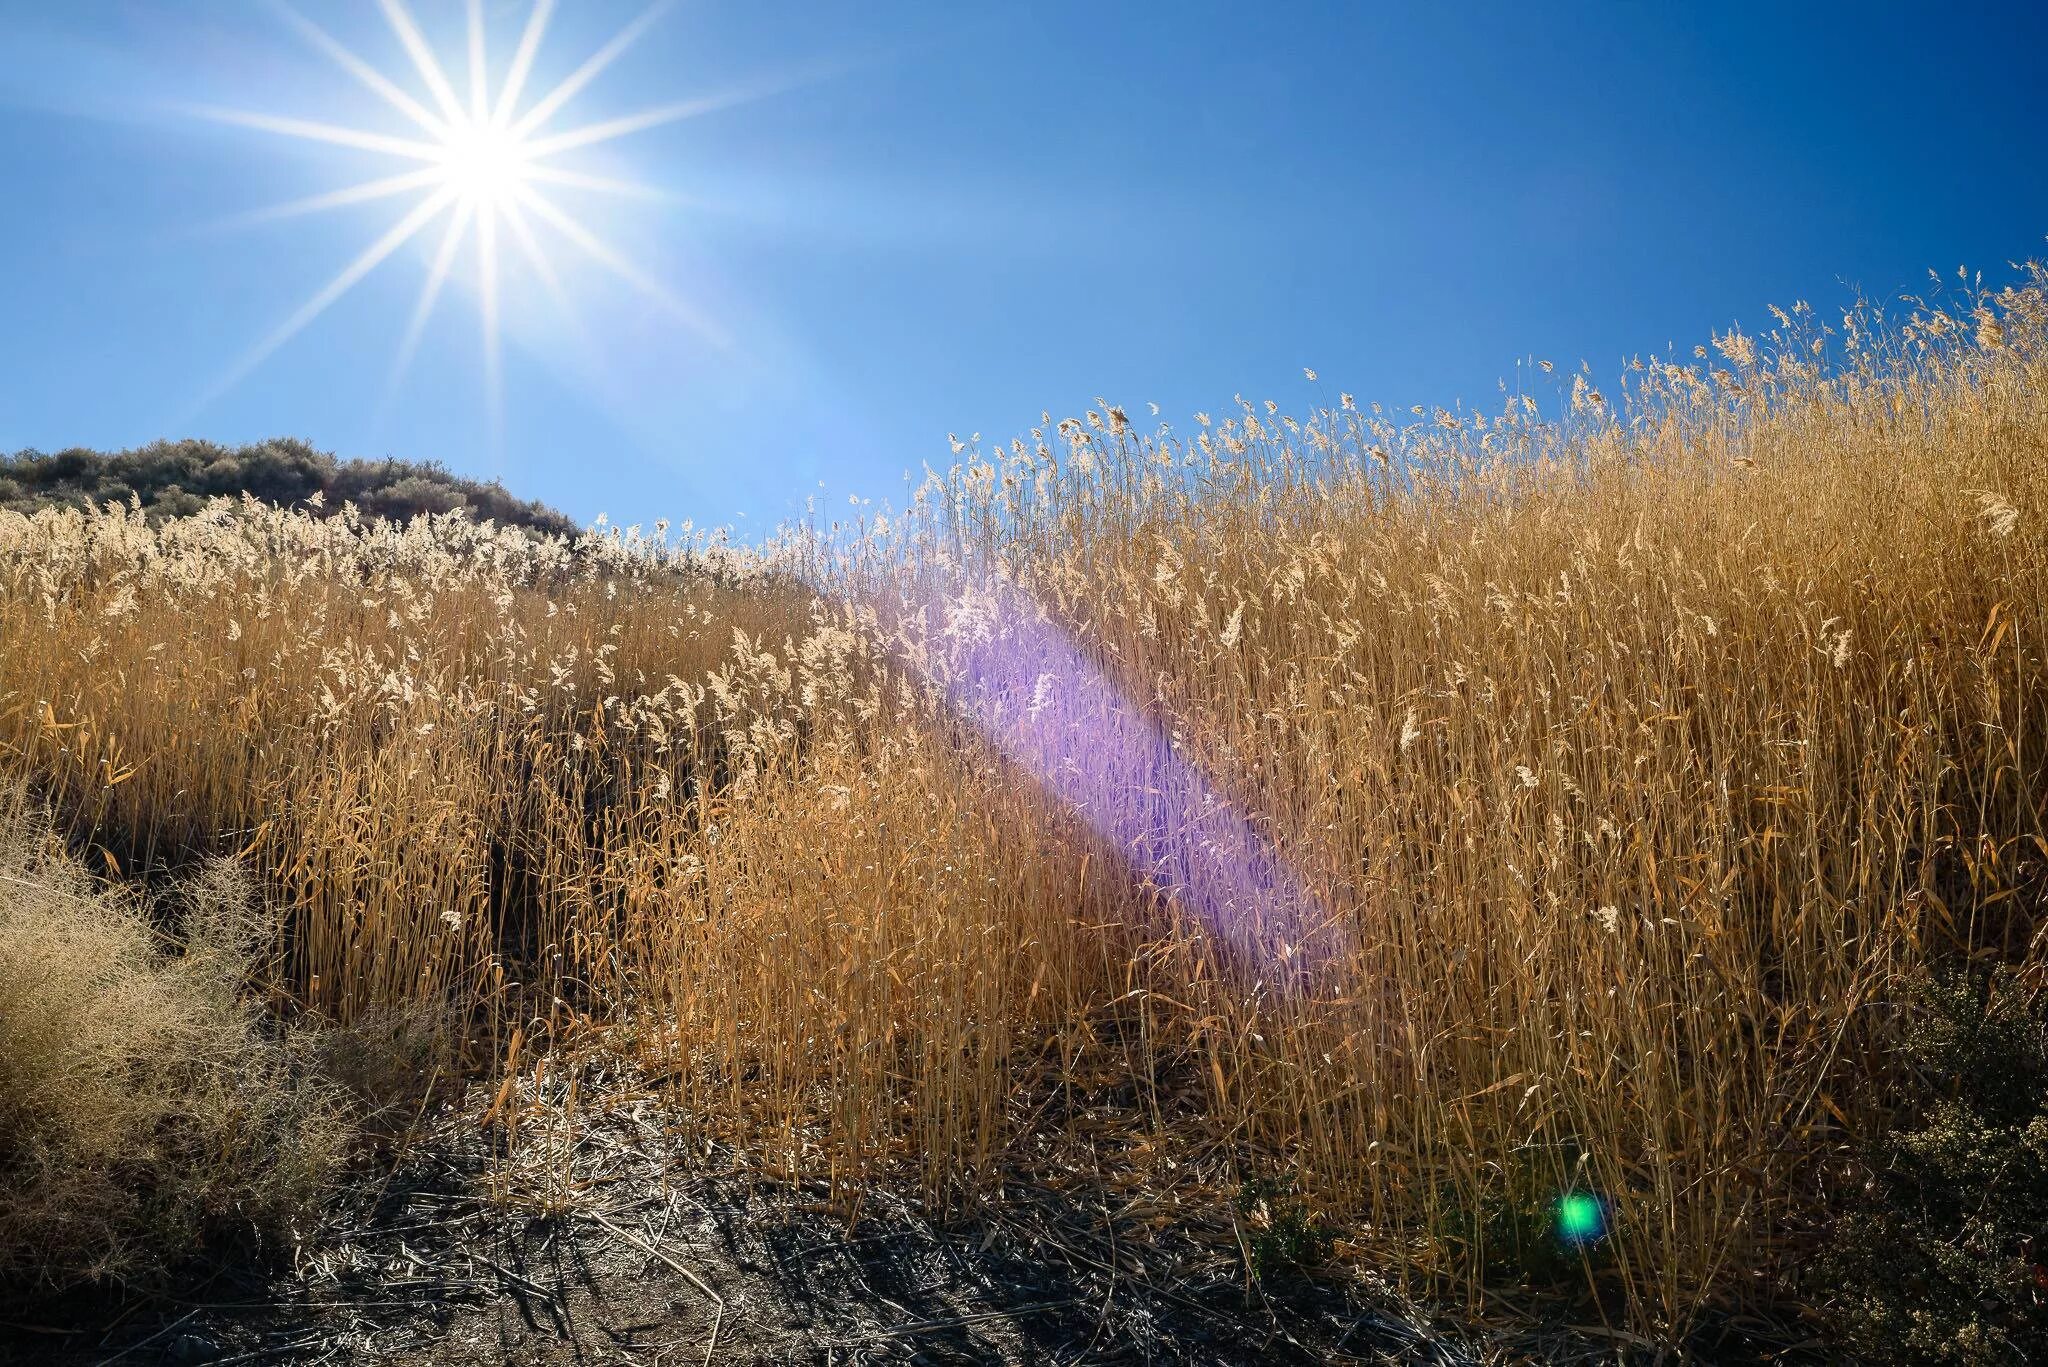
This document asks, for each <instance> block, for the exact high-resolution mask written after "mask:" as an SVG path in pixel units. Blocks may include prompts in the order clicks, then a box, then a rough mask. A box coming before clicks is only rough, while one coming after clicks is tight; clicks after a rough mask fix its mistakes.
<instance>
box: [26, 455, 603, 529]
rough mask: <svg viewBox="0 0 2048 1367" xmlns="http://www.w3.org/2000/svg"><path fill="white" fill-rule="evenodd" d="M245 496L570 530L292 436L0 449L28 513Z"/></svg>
mask: <svg viewBox="0 0 2048 1367" xmlns="http://www.w3.org/2000/svg"><path fill="white" fill-rule="evenodd" d="M245 493H246V494H249V495H251V496H253V497H255V498H257V499H259V500H261V501H263V502H265V503H272V504H277V505H278V506H280V507H289V506H294V505H300V504H305V503H306V502H307V500H309V499H311V498H312V497H313V495H314V494H319V495H320V496H321V499H322V501H323V507H324V511H326V512H328V513H334V512H338V511H339V510H340V509H341V507H342V505H343V504H346V503H353V504H355V505H356V506H357V507H358V508H360V509H361V510H362V511H363V512H364V513H365V514H366V515H368V516H371V517H387V518H391V519H393V520H395V521H401V522H402V521H404V520H406V519H407V518H410V517H414V516H416V515H418V514H421V513H445V512H449V511H451V510H453V509H456V508H464V509H467V510H468V511H469V512H470V513H471V514H472V515H473V516H475V517H477V518H480V519H481V518H489V519H490V520H492V521H494V522H497V523H500V524H501V525H505V526H514V527H525V528H528V529H529V530H532V531H537V532H543V533H547V534H549V535H555V536H573V535H575V533H576V531H577V528H576V524H575V523H573V522H571V521H570V520H569V519H568V518H567V517H566V516H564V515H563V514H562V513H559V512H557V511H556V510H554V509H553V508H550V507H548V506H547V505H546V504H543V503H538V502H531V501H528V500H525V499H519V498H515V497H513V496H512V495H511V494H510V493H507V492H506V491H505V489H504V487H503V486H502V485H499V484H496V483H490V484H486V483H483V482H481V481H478V480H473V479H464V478H462V477H460V476H458V475H454V474H451V473H449V472H448V471H447V470H445V469H443V468H442V467H441V466H439V465H435V464H431V463H420V462H415V461H404V460H375V461H372V460H346V461H344V460H336V459H335V458H334V457H333V456H332V455H330V454H328V453H327V452H325V451H318V450H315V449H314V448H313V447H312V446H311V445H309V444H308V443H306V442H303V441H300V440H298V439H297V438H295V437H281V438H276V439H274V440H271V441H263V442H255V443H252V444H250V445H248V446H238V447H225V446H218V445H215V444H214V443H213V442H210V441H159V442H152V443H150V444H149V445H148V446H139V447H136V448H135V449H134V450H132V451H115V452H101V451H91V450H87V449H86V448H84V447H73V448H72V449H70V450H68V451H59V452H57V453H56V454H55V455H45V454H43V453H42V452H40V451H19V452H16V453H15V454H14V455H12V456H8V455H0V509H10V510H12V511H15V512H20V513H33V512H34V511H35V510H36V509H37V508H40V507H46V506H49V505H52V504H57V505H65V504H68V505H72V506H80V505H83V504H87V503H96V504H105V503H107V502H109V501H112V502H117V503H126V502H128V501H130V500H131V499H133V500H134V501H136V502H138V503H140V504H141V505H142V507H143V508H144V509H145V510H147V511H148V512H149V514H150V516H151V517H152V518H155V517H179V516H183V515H185V514H188V513H193V512H197V511H198V510H199V509H200V508H201V507H203V506H204V505H205V501H206V500H207V499H209V498H216V497H221V496H226V497H229V498H238V497H240V496H241V495H242V494H245Z"/></svg>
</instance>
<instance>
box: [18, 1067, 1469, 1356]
mask: <svg viewBox="0 0 2048 1367" xmlns="http://www.w3.org/2000/svg"><path fill="white" fill-rule="evenodd" d="M654 1114H655V1113H654V1112H653V1111H652V1109H651V1108H636V1107H628V1108H624V1109H620V1110H615V1111H613V1112H611V1113H609V1114H607V1115H604V1116H602V1117H600V1118H597V1119H593V1118H592V1117H591V1116H590V1115H589V1114H585V1115H582V1116H579V1117H578V1120H577V1127H576V1128H575V1129H573V1130H568V1129H565V1130H564V1131H563V1133H564V1134H565V1135H566V1136H568V1138H567V1140H566V1142H565V1143H564V1144H562V1145H560V1146H558V1147H555V1148H553V1149H551V1148H550V1145H549V1143H548V1141H547V1139H546V1137H545V1136H543V1137H540V1138H539V1139H537V1140H536V1139H533V1138H529V1139H528V1141H527V1143H526V1144H525V1145H524V1146H523V1149H524V1156H523V1157H522V1158H521V1160H520V1161H519V1162H517V1163H515V1164H513V1165H511V1166H509V1167H508V1166H506V1165H505V1164H503V1163H494V1162H492V1161H491V1158H490V1152H489V1145H488V1144H487V1143H486V1141H485V1140H484V1139H483V1138H482V1131H481V1130H480V1129H479V1127H478V1126H477V1125H476V1123H475V1121H474V1120H473V1119H464V1118H458V1117H457V1116H455V1115H454V1114H453V1113H451V1114H450V1115H449V1116H448V1117H447V1119H446V1122H445V1123H444V1124H443V1125H441V1126H440V1127H439V1129H440V1131H441V1132H440V1133H438V1134H437V1135H435V1136H431V1137H430V1138H429V1139H428V1140H426V1141H422V1142H418V1143H415V1144H413V1145H412V1146H411V1147H410V1148H409V1149H408V1151H407V1154H406V1156H405V1158H404V1159H403V1161H402V1162H401V1163H400V1165H399V1166H398V1167H397V1168H396V1170H395V1171H393V1172H392V1173H391V1175H390V1176H389V1178H388V1179H384V1180H382V1181H381V1182H379V1183H376V1184H375V1185H372V1186H370V1187H367V1188H366V1189H364V1190H362V1191H360V1192H358V1193H357V1194H356V1195H355V1196H354V1198H353V1199H351V1200H348V1201H345V1202H343V1203H342V1204H341V1205H340V1206H339V1207H338V1208H337V1209H336V1210H335V1211H334V1212H333V1213H332V1214H331V1215H330V1216H329V1217H328V1219H327V1221H326V1222H325V1224H324V1225H323V1226H322V1227H321V1228H319V1229H317V1230H315V1231H312V1232H311V1233H310V1234H309V1235H308V1237H306V1238H305V1239H304V1240H303V1241H302V1243H301V1246H300V1247H299V1248H298V1249H297V1250H296V1251H295V1252H292V1253H288V1254H286V1255H284V1256H281V1257H278V1258H274V1259H273V1260H272V1263H273V1266H272V1267H271V1269H270V1270H269V1271H267V1272H263V1271H258V1270H256V1269H255V1268H254V1267H253V1266H248V1265H245V1266H242V1267H226V1268H216V1269H215V1270H213V1271H212V1272H211V1273H210V1275H208V1276H207V1277H205V1278H202V1279H198V1280H194V1281H191V1282H189V1283H187V1284H185V1285H184V1286H183V1289H182V1291H181V1292H180V1294H178V1295H175V1296H172V1295H163V1294H159V1295H154V1296H148V1297H143V1296H130V1297H126V1298H118V1297H112V1296H109V1295H108V1294H106V1293H99V1294H95V1295H92V1296H88V1297H78V1296H74V1297H72V1298H70V1299H68V1300H59V1301H55V1302H45V1303H43V1304H41V1305H36V1306H12V1307H9V1306H0V1363H6V1364H14V1363H21V1364H31V1363H34V1364H45V1363H47V1364H51V1367H72V1365H73V1364H86V1363H122V1364H127V1365H128V1367H158V1364H177V1365H178V1367H186V1365H187V1364H201V1363H220V1364H228V1363H246V1364H279V1363H331V1364H343V1363H422V1364H451V1365H452V1364H462V1365H463V1367H471V1365H472V1364H473V1365H476V1367H483V1365H484V1364H491V1365H495V1364H535V1365H538V1364H566V1363H579V1364H580V1363H625V1364H646V1367H655V1365H656V1364H698V1363H706V1362H714V1363H763V1364H766V1363H815V1364H833V1367H853V1365H854V1364H862V1363H1020V1364H1037V1363H1061V1364H1079V1363H1083V1362H1086V1363H1091V1364H1119V1363H1147V1364H1161V1365H1162V1367H1165V1365H1167V1364H1197V1363H1199V1364H1235V1363H1245V1364H1250V1363H1274V1364H1287V1363H1323V1362H1335V1363H1343V1362H1358V1363H1419V1364H1441V1365H1442V1367H1453V1364H1465V1363H1476V1362H1478V1361H1479V1360H1480V1359H1478V1358H1477V1357H1474V1356H1471V1355H1468V1354H1466V1353H1464V1352H1461V1351H1459V1350H1458V1349H1456V1348H1454V1347H1453V1346H1452V1345H1450V1344H1449V1343H1448V1342H1446V1341H1445V1340H1443V1339H1442V1338H1441V1337H1439V1336H1437V1335H1435V1334H1433V1333H1431V1332H1430V1331H1429V1330H1427V1329H1426V1328H1423V1327H1421V1326H1420V1325H1419V1324H1418V1323H1416V1322H1414V1321H1412V1320H1410V1319H1408V1318H1404V1317H1403V1316H1402V1315H1401V1314H1400V1313H1399V1312H1398V1311H1397V1310H1396V1309H1395V1302H1394V1300H1393V1299H1392V1298H1391V1297H1389V1296H1385V1295H1376V1294H1373V1293H1371V1292H1370V1291H1369V1289H1368V1288H1367V1287H1366V1286H1365V1285H1363V1284H1362V1283H1358V1282H1355V1281H1351V1282H1346V1281H1342V1280H1339V1279H1332V1278H1328V1277H1325V1278H1321V1279H1309V1278H1305V1277H1299V1276H1296V1277H1288V1278H1271V1279H1269V1280H1268V1282H1267V1283H1266V1285H1265V1286H1264V1287H1262V1288H1255V1289H1252V1290H1250V1291H1249V1292H1248V1290H1247V1286H1246V1281H1245V1277H1244V1271H1243V1269H1244V1263H1243V1259H1242V1257H1241V1255H1239V1254H1238V1253H1237V1252H1236V1245H1235V1241H1234V1236H1233V1233H1232V1230H1231V1226H1230V1223H1229V1217H1228V1211H1227V1208H1226V1210H1225V1212H1224V1214H1223V1216H1222V1222H1221V1223H1220V1225H1219V1224H1216V1223H1205V1222H1204V1221H1202V1220H1200V1219H1198V1218H1195V1217H1194V1216H1192V1215H1190V1214H1189V1213H1188V1212H1186V1211H1181V1210H1178V1209H1174V1210H1172V1211H1171V1212H1166V1211H1164V1210H1163V1209H1162V1207H1161V1205H1160V1203H1158V1202H1156V1201H1153V1202H1137V1201H1129V1202H1124V1203H1123V1204H1122V1205H1121V1206H1120V1207H1116V1208H1113V1206H1112V1203H1111V1199H1105V1198H1103V1197H1102V1196H1101V1195H1100V1194H1099V1192H1098V1193H1097V1194H1096V1195H1094V1196H1093V1197H1091V1196H1089V1195H1085V1194H1077V1191H1079V1192H1086V1191H1087V1190H1088V1188H1086V1187H1085V1186H1077V1188H1076V1189H1072V1190H1068V1191H1055V1190H1052V1189H1051V1188H1049V1187H1047V1186H1043V1185H1037V1186H1033V1185H1006V1188H1005V1190H1004V1192H1003V1199H1002V1200H1001V1202H1000V1203H999V1204H992V1205H990V1206H989V1207H987V1208H986V1209H985V1210H984V1211H983V1212H982V1213H981V1214H980V1215H978V1216H976V1217H973V1218H970V1219H966V1220H962V1221H958V1222H947V1223H941V1222H936V1221H934V1220H931V1219H929V1218H927V1217H926V1216H925V1215H924V1213H922V1212H921V1211H920V1210H919V1209H918V1208H917V1206H916V1205H915V1203H914V1202H912V1201H909V1200H906V1199H903V1198H900V1197H892V1196H889V1195H886V1194H881V1193H878V1194H875V1195H871V1196H869V1197H867V1198H865V1199H864V1200H863V1201H862V1202H861V1205H860V1213H859V1216H858V1219H857V1220H856V1221H855V1222H854V1223H853V1224H851V1226H849V1223H848V1221H847V1219H846V1216H845V1215H844V1213H843V1211H835V1210H834V1209H832V1208H829V1207H828V1206H827V1205H826V1204H825V1203H824V1202H823V1201H822V1200H820V1199H817V1197H818V1196H819V1195H822V1192H818V1193H811V1192H806V1191H804V1190H801V1189H794V1188H791V1187H788V1186H786V1185H780V1184H774V1183H769V1182H765V1181H759V1180H750V1179H748V1178H746V1177H743V1176H735V1175H732V1174H731V1173H729V1172H728V1173H718V1174H713V1173H702V1175H694V1176H681V1177H679V1176H677V1174H678V1173H681V1172H683V1171H685V1169H684V1167H683V1160H681V1158H680V1157H679V1156H678V1155H677V1154H675V1153H674V1151H673V1145H672V1144H671V1143H670V1141H668V1140H667V1139H666V1138H665V1137H664V1136H662V1134H661V1132H660V1130H659V1129H658V1127H657V1124H656V1122H655V1120H654V1119H653V1115H654ZM695 1166H696V1167H697V1168H698V1169H700V1170H701V1169H703V1167H704V1163H703V1161H702V1159H701V1157H700V1159H699V1160H698V1162H697V1163H696V1164H695ZM278 1264H283V1266H278Z"/></svg>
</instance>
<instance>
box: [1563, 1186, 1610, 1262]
mask: <svg viewBox="0 0 2048 1367" xmlns="http://www.w3.org/2000/svg"><path fill="white" fill-rule="evenodd" d="M1606 1234H1607V1204H1606V1202H1604V1201H1602V1200H1601V1199H1600V1198H1599V1197H1597V1196H1595V1195H1593V1194H1592V1193H1590V1192H1584V1191H1573V1192H1566V1193H1565V1194H1564V1195H1563V1196H1561V1197H1559V1198H1558V1202H1557V1237H1558V1241H1559V1242H1561V1243H1563V1244H1566V1245H1568V1246H1569V1247H1572V1248H1584V1247H1586V1246H1587V1245H1589V1244H1597V1243H1599V1242H1600V1240H1601V1239H1603V1238H1605V1237H1606Z"/></svg>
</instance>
